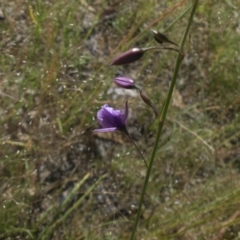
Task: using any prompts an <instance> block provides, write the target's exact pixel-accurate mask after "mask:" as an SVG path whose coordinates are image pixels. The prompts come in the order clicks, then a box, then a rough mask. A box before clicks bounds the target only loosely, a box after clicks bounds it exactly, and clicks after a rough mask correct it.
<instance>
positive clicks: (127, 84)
mask: <svg viewBox="0 0 240 240" xmlns="http://www.w3.org/2000/svg"><path fill="white" fill-rule="evenodd" d="M114 82H115V83H116V84H117V85H118V86H119V87H122V88H126V89H134V88H136V86H135V84H134V81H133V80H132V79H131V78H127V77H116V78H114Z"/></svg>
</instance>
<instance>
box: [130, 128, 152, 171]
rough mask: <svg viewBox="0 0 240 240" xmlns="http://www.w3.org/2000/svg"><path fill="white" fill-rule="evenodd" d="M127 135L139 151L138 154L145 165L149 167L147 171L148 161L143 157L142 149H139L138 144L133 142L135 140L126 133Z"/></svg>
mask: <svg viewBox="0 0 240 240" xmlns="http://www.w3.org/2000/svg"><path fill="white" fill-rule="evenodd" d="M126 135H127V136H128V137H129V139H130V140H131V142H132V143H133V145H134V146H135V148H136V149H137V151H138V153H139V154H140V156H141V158H142V160H143V161H144V163H145V165H146V167H147V169H148V164H147V161H146V159H145V158H144V156H143V155H142V153H141V151H140V149H139V148H138V146H137V144H136V143H135V142H134V141H133V139H132V138H131V136H130V135H129V133H128V132H126Z"/></svg>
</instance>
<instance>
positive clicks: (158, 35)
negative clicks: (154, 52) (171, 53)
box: [151, 29, 178, 46]
mask: <svg viewBox="0 0 240 240" xmlns="http://www.w3.org/2000/svg"><path fill="white" fill-rule="evenodd" d="M151 31H152V33H153V37H154V39H155V41H157V42H158V43H160V44H162V43H164V42H168V43H171V44H173V45H175V46H178V45H177V44H176V43H174V42H172V41H171V40H169V39H168V38H167V37H166V36H165V35H164V34H162V33H160V32H158V31H155V30H153V29H151Z"/></svg>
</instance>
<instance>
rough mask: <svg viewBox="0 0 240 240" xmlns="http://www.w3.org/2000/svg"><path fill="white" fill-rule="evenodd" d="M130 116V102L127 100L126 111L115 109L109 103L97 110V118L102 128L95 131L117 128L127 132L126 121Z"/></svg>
mask: <svg viewBox="0 0 240 240" xmlns="http://www.w3.org/2000/svg"><path fill="white" fill-rule="evenodd" d="M127 117H128V103H127V102H126V105H125V111H124V112H123V111H122V110H115V109H113V108H111V107H109V106H108V105H107V104H105V105H103V106H102V108H101V109H100V110H99V111H98V112H97V119H98V122H99V124H100V125H101V127H102V129H95V130H94V131H95V132H113V131H116V130H119V131H122V132H125V133H127V128H126V121H127Z"/></svg>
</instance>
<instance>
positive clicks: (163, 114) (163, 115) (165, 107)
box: [130, 0, 198, 240]
mask: <svg viewBox="0 0 240 240" xmlns="http://www.w3.org/2000/svg"><path fill="white" fill-rule="evenodd" d="M197 5H198V0H195V1H194V3H193V6H192V11H191V14H190V17H189V21H188V25H187V27H186V30H185V33H184V35H183V38H182V42H181V45H180V53H179V54H178V57H177V60H176V64H175V69H174V73H173V76H172V80H171V85H170V87H169V90H168V95H167V99H166V101H165V103H164V105H163V108H162V111H161V113H160V117H159V122H158V131H157V136H156V140H155V143H154V147H153V151H152V155H151V158H150V162H149V167H148V169H147V173H146V177H145V181H144V185H143V188H142V193H141V197H140V200H139V204H138V211H137V217H136V220H135V222H134V227H133V231H132V235H131V238H130V239H131V240H134V237H135V233H136V230H137V226H138V222H139V219H140V215H141V210H142V204H143V200H144V196H145V192H146V189H147V185H148V181H149V178H150V174H151V170H152V166H153V162H154V159H155V156H156V152H157V150H158V143H159V139H160V136H161V133H162V129H163V124H164V120H165V118H166V114H167V110H168V107H169V104H170V100H171V97H172V93H173V89H174V86H175V83H176V79H177V75H178V71H179V68H180V65H181V62H182V60H183V58H184V54H183V53H182V51H183V47H184V45H185V42H186V38H187V36H188V32H189V29H190V26H191V24H192V21H193V16H194V13H195V11H196V8H197Z"/></svg>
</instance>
